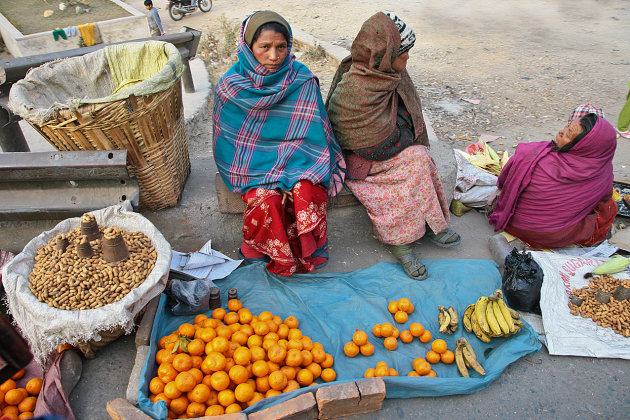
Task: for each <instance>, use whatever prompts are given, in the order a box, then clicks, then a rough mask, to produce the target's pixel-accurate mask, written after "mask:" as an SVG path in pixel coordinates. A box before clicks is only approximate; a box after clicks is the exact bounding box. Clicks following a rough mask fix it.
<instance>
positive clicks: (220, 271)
mask: <svg viewBox="0 0 630 420" xmlns="http://www.w3.org/2000/svg"><path fill="white" fill-rule="evenodd" d="M242 261H243V260H233V259H231V258H229V257H227V256H225V255H223V254H222V253H220V252H219V251H215V250H213V249H212V241H211V240H210V241H208V242H206V243H205V244H204V246H202V247H201V249H200V250H199V251H197V252H178V251H173V258H172V260H171V269H173V270H177V271H182V272H184V273H186V274H190V275H191V276H193V277H196V278H198V279H210V280H217V279H222V278H224V277H226V276H227V275H229V274H230V273H231V272H232V271H234V270H236V268H237V267H238V266H239V265H240V264H241V262H242Z"/></svg>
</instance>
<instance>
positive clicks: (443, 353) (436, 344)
mask: <svg viewBox="0 0 630 420" xmlns="http://www.w3.org/2000/svg"><path fill="white" fill-rule="evenodd" d="M425 357H426V359H427V361H428V362H429V363H432V364H435V363H439V362H442V363H446V364H447V365H450V364H451V363H453V361H454V360H455V354H454V353H453V352H452V351H450V350H448V349H447V348H446V341H444V340H442V339H441V338H438V339H437V340H433V342H432V343H431V350H429V351H428V352H427V355H426V356H425Z"/></svg>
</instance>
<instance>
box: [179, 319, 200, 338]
mask: <svg viewBox="0 0 630 420" xmlns="http://www.w3.org/2000/svg"><path fill="white" fill-rule="evenodd" d="M195 331H197V327H195V326H194V325H193V324H189V323H188V322H184V323H183V324H182V325H180V326H179V328H178V329H177V332H178V333H179V335H181V336H182V337H187V338H193V337H194V336H195Z"/></svg>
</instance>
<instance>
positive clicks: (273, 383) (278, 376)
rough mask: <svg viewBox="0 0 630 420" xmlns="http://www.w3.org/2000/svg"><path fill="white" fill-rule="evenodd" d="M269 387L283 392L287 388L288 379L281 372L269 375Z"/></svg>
mask: <svg viewBox="0 0 630 420" xmlns="http://www.w3.org/2000/svg"><path fill="white" fill-rule="evenodd" d="M268 380H269V386H270V387H271V388H272V389H275V390H276V391H281V390H283V389H284V388H285V387H286V386H287V381H288V380H287V377H286V375H285V374H284V372H282V371H281V370H277V371H275V372H271V373H270V374H269V378H268Z"/></svg>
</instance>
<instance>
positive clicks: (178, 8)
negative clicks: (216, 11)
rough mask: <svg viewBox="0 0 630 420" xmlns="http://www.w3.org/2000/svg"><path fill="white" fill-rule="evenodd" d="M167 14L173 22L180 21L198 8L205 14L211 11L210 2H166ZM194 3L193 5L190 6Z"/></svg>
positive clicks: (187, 0) (197, 0) (184, 0)
mask: <svg viewBox="0 0 630 420" xmlns="http://www.w3.org/2000/svg"><path fill="white" fill-rule="evenodd" d="M167 1H168V14H169V16H170V17H171V19H173V20H182V18H183V17H184V16H186V15H187V14H189V13H192V12H194V11H195V10H197V8H199V10H201V11H202V12H204V13H206V12H209V11H210V9H212V0H196V1H195V0H167ZM191 1H192V2H195V4H191Z"/></svg>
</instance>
